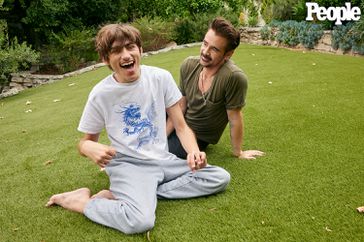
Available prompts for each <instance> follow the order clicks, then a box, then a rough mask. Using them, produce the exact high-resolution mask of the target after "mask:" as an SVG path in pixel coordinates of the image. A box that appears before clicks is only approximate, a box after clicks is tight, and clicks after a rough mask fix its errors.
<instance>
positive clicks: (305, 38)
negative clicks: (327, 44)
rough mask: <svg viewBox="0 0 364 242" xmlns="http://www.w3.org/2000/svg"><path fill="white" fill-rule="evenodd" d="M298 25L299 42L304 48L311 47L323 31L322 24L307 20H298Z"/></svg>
mask: <svg viewBox="0 0 364 242" xmlns="http://www.w3.org/2000/svg"><path fill="white" fill-rule="evenodd" d="M299 26H300V31H299V34H298V38H299V41H300V43H301V44H302V45H303V46H304V47H306V48H309V49H313V48H314V47H315V45H316V44H317V42H318V41H319V40H320V39H321V37H322V35H323V33H324V31H323V28H322V26H321V25H320V24H311V23H307V22H300V23H299Z"/></svg>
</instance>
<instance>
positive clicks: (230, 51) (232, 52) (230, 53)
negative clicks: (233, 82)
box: [224, 50, 234, 61]
mask: <svg viewBox="0 0 364 242" xmlns="http://www.w3.org/2000/svg"><path fill="white" fill-rule="evenodd" d="M233 54H234V50H229V51H228V52H226V53H225V55H224V59H225V61H228V60H229V59H230V57H231V56H232V55H233Z"/></svg>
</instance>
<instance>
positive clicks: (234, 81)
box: [180, 57, 248, 144]
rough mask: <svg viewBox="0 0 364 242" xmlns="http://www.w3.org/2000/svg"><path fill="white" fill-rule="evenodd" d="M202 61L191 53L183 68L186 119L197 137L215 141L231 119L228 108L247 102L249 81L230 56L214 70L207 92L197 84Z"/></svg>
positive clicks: (182, 84) (181, 88)
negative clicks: (203, 92) (201, 89)
mask: <svg viewBox="0 0 364 242" xmlns="http://www.w3.org/2000/svg"><path fill="white" fill-rule="evenodd" d="M201 71H202V65H200V63H199V57H188V58H187V59H186V60H185V61H184V62H183V63H182V66H181V69H180V90H181V92H182V95H183V96H185V97H186V100H187V110H186V113H185V119H186V122H187V124H188V125H189V126H190V128H191V129H192V130H193V131H194V132H195V134H196V136H197V138H198V139H200V140H203V141H205V142H208V143H210V144H216V143H217V142H218V141H219V139H220V137H221V135H222V133H223V132H224V129H225V127H226V125H227V123H228V116H227V112H226V111H227V109H236V108H241V107H243V106H244V105H245V97H246V92H247V88H248V81H247V77H246V75H245V74H244V73H243V71H242V70H241V69H240V68H239V67H237V66H236V65H235V64H234V63H233V62H232V61H231V60H229V61H227V62H226V63H225V64H224V65H223V66H221V68H220V69H219V71H218V72H217V73H216V74H215V76H214V78H213V81H212V84H211V87H210V88H209V89H208V90H207V92H206V93H205V99H206V102H205V100H204V98H203V96H202V93H201V91H200V90H199V88H198V79H199V75H200V72H201Z"/></svg>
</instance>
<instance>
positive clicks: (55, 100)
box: [53, 99, 61, 103]
mask: <svg viewBox="0 0 364 242" xmlns="http://www.w3.org/2000/svg"><path fill="white" fill-rule="evenodd" d="M60 101H61V99H54V100H53V102H54V103H57V102H60Z"/></svg>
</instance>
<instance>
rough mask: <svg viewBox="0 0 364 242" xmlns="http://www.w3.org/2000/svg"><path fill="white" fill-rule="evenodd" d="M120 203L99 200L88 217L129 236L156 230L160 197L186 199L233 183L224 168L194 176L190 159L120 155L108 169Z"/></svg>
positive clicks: (89, 207) (90, 205) (87, 212)
mask: <svg viewBox="0 0 364 242" xmlns="http://www.w3.org/2000/svg"><path fill="white" fill-rule="evenodd" d="M106 173H107V174H108V176H109V178H110V191H111V192H112V194H113V195H114V197H115V198H116V200H109V199H104V198H96V199H92V200H90V202H88V203H87V205H86V207H85V209H84V214H85V215H86V216H87V217H88V218H89V219H91V220H92V221H94V222H96V223H100V224H103V225H105V226H108V227H112V228H115V229H117V230H120V231H121V232H123V233H126V234H133V233H141V232H144V231H147V230H150V229H151V228H153V227H154V221H155V210H156V207H157V197H158V198H165V199H184V198H193V197H200V196H206V195H210V194H214V193H218V192H220V191H223V190H224V189H225V188H226V186H227V184H228V183H229V181H230V174H229V173H228V172H227V171H225V170H224V169H222V168H220V167H216V166H210V165H208V166H207V167H205V168H203V169H200V170H198V171H196V172H195V173H192V172H191V170H190V168H189V167H188V165H187V162H186V160H182V159H179V158H176V159H174V160H168V161H150V160H148V161H143V160H138V159H135V158H131V157H126V156H123V155H121V154H119V153H118V154H117V155H116V157H115V158H114V159H113V160H112V161H111V162H110V164H109V165H108V166H107V167H106Z"/></svg>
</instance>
